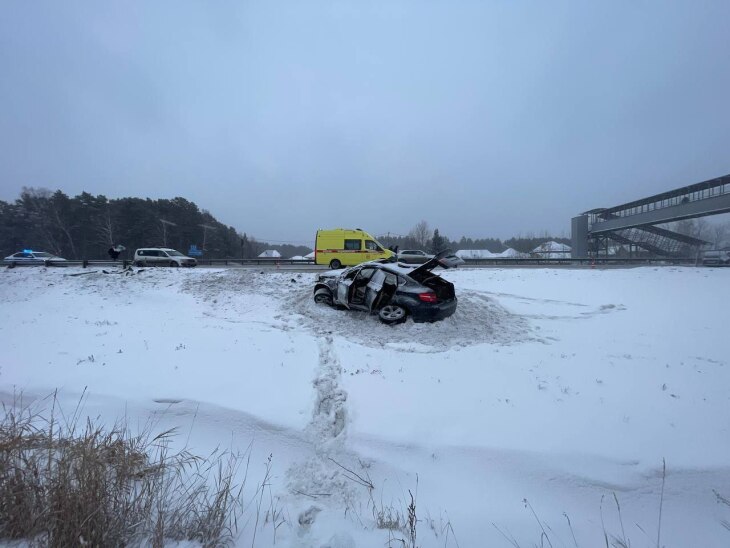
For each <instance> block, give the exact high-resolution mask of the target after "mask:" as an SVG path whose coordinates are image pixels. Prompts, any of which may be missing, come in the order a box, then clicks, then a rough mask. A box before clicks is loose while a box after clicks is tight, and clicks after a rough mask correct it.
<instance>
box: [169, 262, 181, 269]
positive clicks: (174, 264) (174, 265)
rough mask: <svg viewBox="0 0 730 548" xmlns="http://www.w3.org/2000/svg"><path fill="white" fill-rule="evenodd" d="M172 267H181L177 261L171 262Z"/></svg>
mask: <svg viewBox="0 0 730 548" xmlns="http://www.w3.org/2000/svg"><path fill="white" fill-rule="evenodd" d="M170 266H171V267H173V268H174V267H177V266H180V265H179V264H177V262H175V261H170Z"/></svg>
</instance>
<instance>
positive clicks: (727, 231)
mask: <svg viewBox="0 0 730 548" xmlns="http://www.w3.org/2000/svg"><path fill="white" fill-rule="evenodd" d="M728 236H730V223H727V222H726V223H718V224H716V225H714V226H713V227H712V243H713V244H714V247H715V248H716V249H719V248H721V247H722V246H724V245H725V242H726V241H727V239H728Z"/></svg>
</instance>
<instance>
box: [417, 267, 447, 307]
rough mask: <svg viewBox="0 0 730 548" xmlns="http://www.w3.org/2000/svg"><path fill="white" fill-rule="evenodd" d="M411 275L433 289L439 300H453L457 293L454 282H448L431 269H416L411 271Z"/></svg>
mask: <svg viewBox="0 0 730 548" xmlns="http://www.w3.org/2000/svg"><path fill="white" fill-rule="evenodd" d="M410 277H411V278H413V279H414V280H416V281H417V282H418V283H420V284H422V285H425V286H426V287H428V288H429V289H433V291H434V293H436V297H438V299H439V301H448V300H451V299H453V298H454V296H455V295H456V294H455V293H454V284H452V283H451V282H447V281H446V280H444V279H443V278H442V277H441V276H437V275H436V274H434V273H433V272H431V271H430V270H426V271H423V270H414V271H413V272H411V273H410Z"/></svg>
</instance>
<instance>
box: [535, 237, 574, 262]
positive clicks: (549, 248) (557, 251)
mask: <svg viewBox="0 0 730 548" xmlns="http://www.w3.org/2000/svg"><path fill="white" fill-rule="evenodd" d="M570 252H571V248H570V246H569V245H566V244H560V243H558V242H555V241H552V240H551V241H549V242H545V243H542V244H540V245H539V246H537V247H536V248H535V249H533V250H532V254H533V255H535V256H537V257H540V258H543V259H570V257H571V253H570Z"/></svg>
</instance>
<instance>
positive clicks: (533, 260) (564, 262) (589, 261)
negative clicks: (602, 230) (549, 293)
mask: <svg viewBox="0 0 730 548" xmlns="http://www.w3.org/2000/svg"><path fill="white" fill-rule="evenodd" d="M464 263H465V266H539V265H544V266H555V265H559V266H580V265H587V266H591V265H642V264H650V265H696V264H698V259H697V258H696V257H677V258H675V257H673V258H666V257H651V258H644V257H642V258H628V257H627V258H618V257H600V258H599V257H597V258H584V259H558V258H548V257H528V258H509V257H491V258H485V259H464ZM198 264H199V265H201V266H234V265H239V266H245V265H256V266H270V267H276V266H282V265H287V266H306V267H318V266H321V267H322V268H327V267H326V265H315V264H314V261H312V260H301V259H271V258H256V259H198ZM0 265H3V266H8V267H12V266H18V267H19V266H42V265H40V264H39V263H35V264H27V263H22V262H20V261H17V262H13V261H5V260H4V261H2V262H0ZM132 265H133V262H132V261H130V260H119V261H112V260H109V259H83V260H68V261H63V262H54V261H48V262H47V264H46V265H45V266H49V267H64V266H81V267H83V268H88V267H101V266H120V267H127V266H132Z"/></svg>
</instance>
